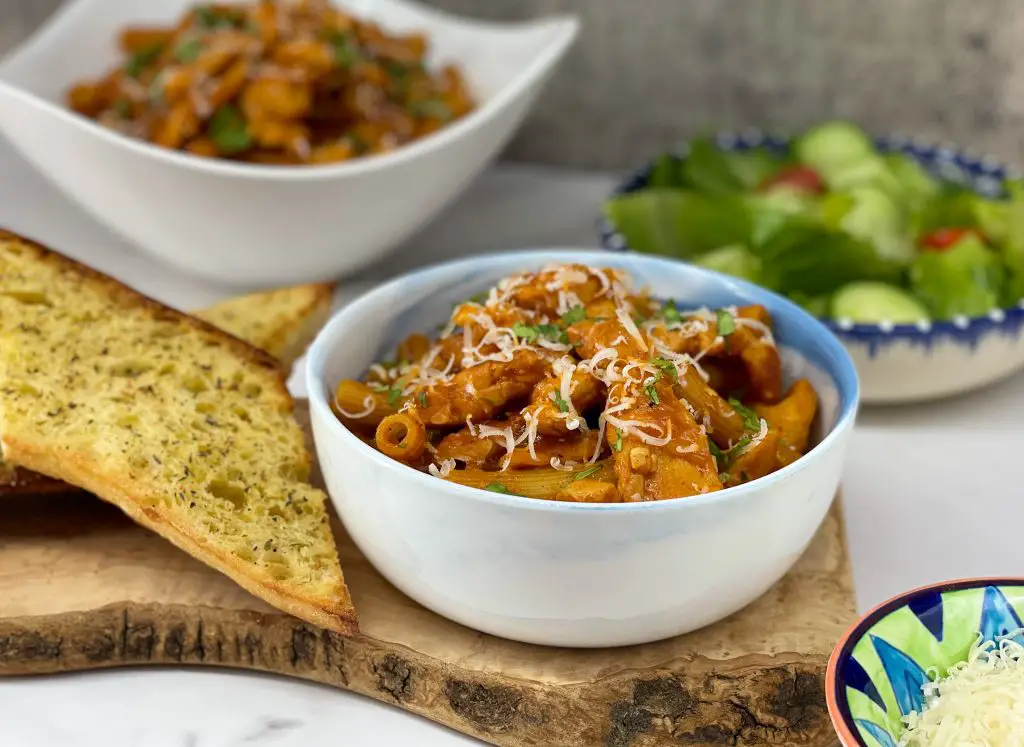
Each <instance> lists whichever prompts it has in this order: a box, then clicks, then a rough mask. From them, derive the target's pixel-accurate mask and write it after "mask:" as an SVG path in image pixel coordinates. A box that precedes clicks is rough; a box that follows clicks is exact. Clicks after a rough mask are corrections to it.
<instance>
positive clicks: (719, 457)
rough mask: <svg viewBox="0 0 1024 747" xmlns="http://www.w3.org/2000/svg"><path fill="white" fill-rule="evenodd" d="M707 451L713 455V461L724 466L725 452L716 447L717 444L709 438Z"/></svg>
mask: <svg viewBox="0 0 1024 747" xmlns="http://www.w3.org/2000/svg"><path fill="white" fill-rule="evenodd" d="M708 451H710V452H711V456H713V457H714V458H715V461H716V462H717V463H718V466H719V467H722V466H724V463H725V452H723V451H722V450H721V449H719V448H718V444H716V443H715V442H714V441H712V440H711V439H710V438H709V439H708Z"/></svg>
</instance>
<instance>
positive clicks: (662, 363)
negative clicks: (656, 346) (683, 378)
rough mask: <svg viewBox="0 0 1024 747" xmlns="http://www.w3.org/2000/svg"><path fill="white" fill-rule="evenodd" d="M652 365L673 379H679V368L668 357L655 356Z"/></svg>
mask: <svg viewBox="0 0 1024 747" xmlns="http://www.w3.org/2000/svg"><path fill="white" fill-rule="evenodd" d="M651 365H653V366H654V367H655V368H657V369H658V371H659V372H661V373H666V374H668V375H669V377H670V378H671V379H672V381H679V369H678V368H676V364H675V363H673V362H672V361H670V360H669V359H668V358H654V359H653V360H652V361H651Z"/></svg>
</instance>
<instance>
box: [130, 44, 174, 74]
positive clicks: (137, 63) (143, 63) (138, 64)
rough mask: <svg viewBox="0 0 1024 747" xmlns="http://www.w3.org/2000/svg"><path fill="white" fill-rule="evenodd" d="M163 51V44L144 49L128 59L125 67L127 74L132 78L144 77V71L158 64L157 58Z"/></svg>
mask: <svg viewBox="0 0 1024 747" xmlns="http://www.w3.org/2000/svg"><path fill="white" fill-rule="evenodd" d="M163 51H164V45H163V43H162V42H160V43H157V44H150V45H149V46H148V47H143V48H142V49H140V50H139V51H138V52H136V53H135V54H133V55H132V56H131V57H129V58H128V62H127V63H125V66H124V72H125V74H126V75H127V76H128V77H130V78H138V77H139V76H140V75H142V71H143V70H145V69H146V68H147V67H149V66H150V65H152V64H153V63H154V62H156V59H157V57H159V56H160V53H161V52H163Z"/></svg>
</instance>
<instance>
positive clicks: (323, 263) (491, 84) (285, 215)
mask: <svg viewBox="0 0 1024 747" xmlns="http://www.w3.org/2000/svg"><path fill="white" fill-rule="evenodd" d="M335 2H336V4H337V5H339V6H340V7H343V8H345V9H346V10H348V11H350V12H352V13H354V14H356V15H358V16H359V17H360V18H363V19H366V20H368V21H372V22H374V23H377V24H379V25H380V26H381V27H382V28H383V29H385V30H386V31H388V32H392V33H395V32H397V33H410V32H423V33H425V34H426V36H427V39H428V42H429V44H430V50H429V53H428V62H429V63H430V64H431V65H441V64H446V63H455V64H457V65H458V66H459V67H460V68H461V69H462V71H463V72H464V73H465V76H466V79H467V81H468V83H469V86H470V88H471V89H472V91H473V93H474V95H475V96H476V98H477V102H478V106H477V108H476V109H474V110H473V111H472V112H470V113H469V114H467V115H466V116H465V117H462V118H460V119H459V120H457V121H455V122H453V123H451V124H450V125H448V126H446V127H444V128H442V129H441V130H439V131H437V132H436V133H433V134H431V135H429V136H427V137H424V138H421V139H419V140H417V141H415V142H412V143H409V144H407V145H404V146H402V147H401V148H398V149H396V150H395V151H393V152H390V153H385V154H381V155H375V156H369V157H364V158H357V159H353V160H351V161H346V162H344V163H337V164H324V165H318V166H276V165H274V166H268V165H260V164H249V163H237V162H232V161H226V160H221V159H212V158H202V157H199V156H194V155H192V154H189V153H183V152H178V151H173V150H169V149H166V148H161V147H159V146H156V145H152V144H150V143H148V142H144V141H142V140H136V139H132V138H129V137H127V136H125V135H122V134H120V133H117V132H114V131H112V130H110V129H108V128H106V127H103V126H101V125H100V124H98V123H96V122H94V121H92V120H90V119H87V118H85V117H82V116H79V115H78V114H76V113H74V112H72V111H71V110H70V109H68V107H67V106H66V105H65V103H64V95H65V92H66V90H67V89H68V87H69V86H70V85H71V84H72V83H73V82H75V81H78V80H80V79H82V78H86V77H90V76H98V75H101V74H102V73H104V72H105V71H106V70H108V69H110V67H112V66H113V65H114V64H116V63H117V59H118V54H117V47H116V43H117V35H118V33H119V32H120V30H121V29H123V28H124V27H126V26H134V25H142V26H146V25H157V26H161V25H169V24H173V23H176V22H177V20H178V19H179V18H181V16H182V15H183V14H184V13H185V12H186V11H187V10H188V9H189V8H191V7H192V6H194V5H196V4H197V3H196V0H146V1H145V2H140V1H139V0H74V1H73V2H69V3H67V4H65V6H64V7H62V8H61V9H60V10H58V11H57V12H56V13H55V14H54V15H53V16H52V17H51V18H50V19H49V20H48V21H47V22H46V23H45V24H44V25H43V26H42V27H41V28H40V29H39V30H38V31H36V32H35V33H34V34H33V35H32V36H31V37H30V38H29V39H27V40H25V41H24V42H23V43H21V44H20V45H19V46H18V47H17V48H16V49H14V50H12V51H11V52H10V53H9V54H8V55H7V56H6V57H4V58H3V60H2V61H0V132H2V134H3V136H4V137H5V138H7V139H8V140H9V141H10V142H11V144H12V145H14V147H15V148H17V149H18V151H19V152H20V153H21V154H22V155H23V156H24V157H25V158H26V159H27V160H28V161H30V162H31V163H32V164H33V165H34V166H35V167H36V168H37V169H38V170H39V171H40V173H41V174H42V175H43V176H44V177H46V178H47V179H48V180H50V181H51V182H52V183H53V184H54V185H55V186H56V187H57V188H58V189H60V190H61V191H62V192H64V193H65V194H66V195H67V196H68V197H69V198H71V199H72V200H74V201H75V202H77V203H78V204H79V205H80V206H81V207H82V208H83V209H84V210H85V211H86V212H88V213H89V214H90V215H92V216H93V217H94V218H96V219H97V220H98V221H99V222H101V223H103V224H105V225H106V226H107V227H108V228H110V229H111V230H113V231H114V232H116V233H117V234H119V235H121V236H123V237H124V238H125V239H127V240H128V241H130V242H131V243H133V244H134V245H135V246H136V247H138V249H139V250H140V251H143V252H146V253H148V254H152V255H154V256H155V257H157V258H158V259H160V260H162V261H164V262H167V263H168V264H171V265H175V266H177V267H179V268H182V269H184V270H186V271H189V272H192V273H194V274H196V275H200V276H203V277H206V278H209V279H212V280H217V281H219V282H222V283H229V284H234V285H245V286H254V285H264V286H268V285H273V286H279V285H287V284H291V283H304V282H312V281H316V280H329V279H332V278H336V277H338V276H340V275H341V274H343V273H351V272H353V271H355V270H357V269H359V268H361V267H364V266H366V265H368V264H370V263H371V262H374V261H376V260H378V259H380V258H381V257H383V256H384V255H385V254H386V253H387V252H388V251H389V250H391V249H393V248H394V247H396V246H398V245H399V244H400V243H401V242H402V241H404V240H405V239H406V238H408V237H409V236H410V235H412V234H413V232H415V231H416V230H418V229H419V228H421V227H422V226H423V225H424V224H426V222H427V221H428V220H430V219H431V218H432V217H433V216H434V215H435V214H436V213H437V212H438V211H440V210H441V209H442V208H443V207H444V206H445V205H446V204H448V203H449V202H450V201H451V200H453V199H454V198H455V197H456V196H457V195H458V194H459V193H460V192H462V190H464V189H465V188H466V187H467V186H468V185H469V183H470V181H471V179H472V178H473V177H474V176H476V175H477V174H478V173H479V172H480V171H481V170H482V169H483V168H484V167H485V166H486V165H487V164H488V163H490V162H491V161H492V160H493V159H494V158H495V157H497V155H498V153H499V152H500V151H501V148H502V146H503V145H504V144H505V143H506V142H508V140H509V138H511V137H512V135H513V134H514V133H515V131H516V129H517V128H518V127H519V125H520V123H521V122H522V121H523V119H524V118H525V116H526V114H527V113H528V112H529V110H530V108H531V106H532V105H533V102H534V101H535V100H536V97H537V95H538V94H539V93H540V91H541V89H542V88H543V86H544V84H545V83H546V81H547V80H548V78H549V77H550V75H551V73H552V72H553V70H554V69H555V67H556V66H557V65H558V63H559V62H560V61H561V59H562V58H563V57H564V55H565V53H566V52H567V51H568V49H569V47H570V46H571V45H572V43H573V41H574V40H575V38H576V34H577V32H578V30H579V21H578V19H577V18H576V17H574V16H555V17H551V18H542V19H537V20H531V21H528V22H524V23H491V22H484V21H478V20H475V19H470V18H462V17H459V16H455V15H451V14H448V13H443V12H440V11H437V10H435V9H433V8H431V7H429V6H427V5H422V4H419V3H416V2H412V1H411V0H335ZM14 228H16V226H14Z"/></svg>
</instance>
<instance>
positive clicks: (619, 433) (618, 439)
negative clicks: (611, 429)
mask: <svg viewBox="0 0 1024 747" xmlns="http://www.w3.org/2000/svg"><path fill="white" fill-rule="evenodd" d="M612 448H613V449H615V450H616V451H622V431H621V430H619V429H618V428H616V429H615V445H614V446H612Z"/></svg>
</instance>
